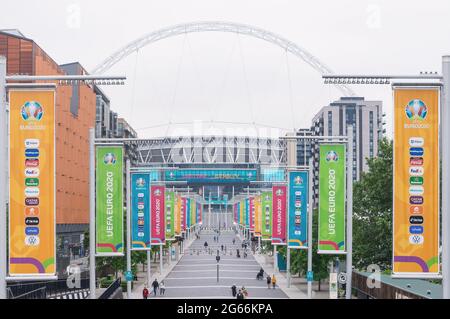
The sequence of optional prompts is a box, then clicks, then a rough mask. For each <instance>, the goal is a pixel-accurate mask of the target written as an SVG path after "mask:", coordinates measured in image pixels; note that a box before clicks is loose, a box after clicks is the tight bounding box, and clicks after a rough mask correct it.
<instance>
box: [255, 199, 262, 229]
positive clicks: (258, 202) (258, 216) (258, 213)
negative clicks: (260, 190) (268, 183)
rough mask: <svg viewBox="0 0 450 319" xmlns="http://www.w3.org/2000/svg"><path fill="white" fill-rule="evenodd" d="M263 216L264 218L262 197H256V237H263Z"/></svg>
mask: <svg viewBox="0 0 450 319" xmlns="http://www.w3.org/2000/svg"><path fill="white" fill-rule="evenodd" d="M261 216H262V206H261V196H256V197H255V236H256V237H258V236H261Z"/></svg>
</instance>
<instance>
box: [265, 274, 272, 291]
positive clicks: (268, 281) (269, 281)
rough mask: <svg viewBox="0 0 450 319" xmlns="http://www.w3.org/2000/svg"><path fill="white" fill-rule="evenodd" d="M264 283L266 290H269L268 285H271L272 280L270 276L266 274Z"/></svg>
mask: <svg viewBox="0 0 450 319" xmlns="http://www.w3.org/2000/svg"><path fill="white" fill-rule="evenodd" d="M266 282H267V288H269V289H270V284H271V283H272V278H270V275H269V274H267V277H266Z"/></svg>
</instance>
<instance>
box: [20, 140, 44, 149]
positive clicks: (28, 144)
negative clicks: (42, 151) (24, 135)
mask: <svg viewBox="0 0 450 319" xmlns="http://www.w3.org/2000/svg"><path fill="white" fill-rule="evenodd" d="M24 144H25V148H39V144H40V143H39V140H38V139H35V138H30V139H26V140H25V143H24Z"/></svg>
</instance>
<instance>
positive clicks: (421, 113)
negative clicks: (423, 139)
mask: <svg viewBox="0 0 450 319" xmlns="http://www.w3.org/2000/svg"><path fill="white" fill-rule="evenodd" d="M405 113H406V117H407V118H408V119H410V120H419V121H423V120H424V119H425V118H426V117H427V113H428V108H427V106H426V105H425V103H424V102H423V101H422V100H419V99H414V100H411V101H410V102H409V103H408V105H406V108H405Z"/></svg>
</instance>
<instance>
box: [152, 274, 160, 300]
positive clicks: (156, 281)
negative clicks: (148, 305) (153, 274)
mask: <svg viewBox="0 0 450 319" xmlns="http://www.w3.org/2000/svg"><path fill="white" fill-rule="evenodd" d="M152 287H153V295H155V296H156V291H157V290H158V288H159V283H158V280H156V278H155V280H154V281H153V282H152Z"/></svg>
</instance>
